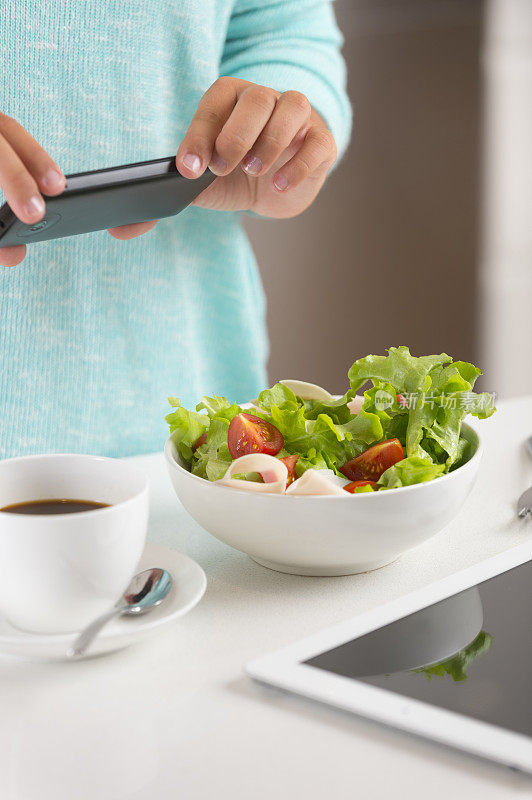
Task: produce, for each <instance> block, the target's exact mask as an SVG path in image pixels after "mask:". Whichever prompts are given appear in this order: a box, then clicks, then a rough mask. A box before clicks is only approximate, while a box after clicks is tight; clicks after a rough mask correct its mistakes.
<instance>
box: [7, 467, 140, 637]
mask: <svg viewBox="0 0 532 800" xmlns="http://www.w3.org/2000/svg"><path fill="white" fill-rule="evenodd" d="M61 498H64V499H73V500H87V501H93V502H98V503H107V504H109V505H108V507H106V508H97V509H91V510H89V511H80V512H74V513H68V514H50V515H48V514H46V515H44V514H43V515H31V514H14V513H10V512H6V511H0V612H1V613H2V614H3V615H5V617H6V618H7V619H8V620H9V622H11V624H12V625H15V626H16V627H18V628H22V629H23V630H27V631H32V632H38V633H64V632H69V631H72V632H74V631H78V630H79V629H80V628H82V627H84V626H85V625H87V624H88V623H89V622H90V621H91V620H93V619H94V618H95V617H97V616H98V615H99V614H101V613H103V612H104V611H106V610H107V609H109V608H111V607H112V605H113V604H114V603H115V602H116V601H117V600H118V598H119V597H120V595H121V594H122V592H123V591H124V590H125V588H126V587H127V584H128V582H129V580H130V578H131V577H132V575H133V574H134V572H135V569H136V566H137V564H138V561H139V559H140V556H141V554H142V551H143V549H144V543H145V540H146V529H147V521H148V479H147V477H146V475H144V473H143V472H142V471H141V470H140V469H139V468H138V467H136V466H135V465H134V464H132V463H130V462H127V461H119V460H117V459H113V458H101V457H99V456H86V455H68V454H59V455H55V454H54V455H39V456H23V457H20V458H11V459H7V460H5V461H0V509H1V508H4V507H5V506H9V505H12V504H16V503H24V502H29V501H35V500H48V499H61Z"/></svg>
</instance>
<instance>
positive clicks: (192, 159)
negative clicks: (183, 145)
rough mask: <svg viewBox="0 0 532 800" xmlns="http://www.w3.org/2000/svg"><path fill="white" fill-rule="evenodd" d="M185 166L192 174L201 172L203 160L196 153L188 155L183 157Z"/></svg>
mask: <svg viewBox="0 0 532 800" xmlns="http://www.w3.org/2000/svg"><path fill="white" fill-rule="evenodd" d="M183 166H185V167H186V168H187V169H189V170H190V171H191V172H194V173H196V172H199V171H200V169H201V158H200V157H199V156H197V155H195V154H194V153H187V154H186V155H185V156H183Z"/></svg>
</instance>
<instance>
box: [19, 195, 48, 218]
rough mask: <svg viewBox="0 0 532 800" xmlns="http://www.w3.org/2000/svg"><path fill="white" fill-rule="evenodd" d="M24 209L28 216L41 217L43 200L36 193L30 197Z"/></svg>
mask: <svg viewBox="0 0 532 800" xmlns="http://www.w3.org/2000/svg"><path fill="white" fill-rule="evenodd" d="M24 211H25V212H26V214H27V215H28V217H36V216H37V215H39V217H42V215H43V214H44V200H43V199H42V197H40V196H39V195H38V194H36V195H34V196H33V197H30V199H29V200H28V202H27V203H26V205H25V206H24Z"/></svg>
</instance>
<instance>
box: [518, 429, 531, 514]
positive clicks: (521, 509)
mask: <svg viewBox="0 0 532 800" xmlns="http://www.w3.org/2000/svg"><path fill="white" fill-rule="evenodd" d="M525 448H526V450H527V452H528V454H529V455H530V457H531V458H532V436H529V437H528V439H527V440H526V441H525ZM529 514H530V516H532V486H531V487H530V489H527V490H526V492H523V494H522V495H521V497H520V498H519V500H518V501H517V516H518V517H523V518H524V517H528V515H529Z"/></svg>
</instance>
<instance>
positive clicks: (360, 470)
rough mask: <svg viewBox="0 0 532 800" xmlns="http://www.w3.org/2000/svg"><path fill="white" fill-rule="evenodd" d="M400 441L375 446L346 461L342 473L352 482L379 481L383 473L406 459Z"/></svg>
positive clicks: (389, 441)
mask: <svg viewBox="0 0 532 800" xmlns="http://www.w3.org/2000/svg"><path fill="white" fill-rule="evenodd" d="M404 457H405V456H404V453H403V448H402V446H401V442H400V441H399V439H387V440H386V441H385V442H380V443H379V444H374V445H373V446H372V447H369V448H368V449H367V450H365V451H364V452H363V453H361V454H360V455H359V456H357V457H356V458H352V459H351V460H350V461H346V463H345V464H344V465H343V467H340V472H343V473H344V475H345V477H346V478H349V480H350V481H367V480H371V481H378V480H379V478H380V476H381V475H382V473H383V472H386V470H387V469H388V468H389V467H392V466H393V465H394V464H396V463H397V462H398V461H402V460H403V458H404Z"/></svg>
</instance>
